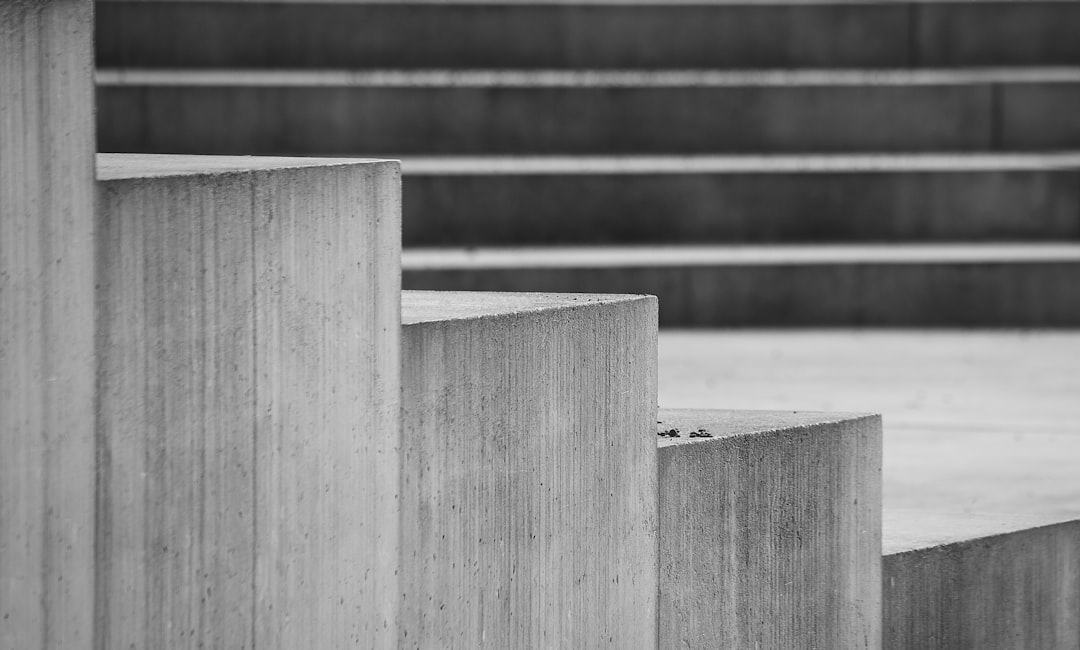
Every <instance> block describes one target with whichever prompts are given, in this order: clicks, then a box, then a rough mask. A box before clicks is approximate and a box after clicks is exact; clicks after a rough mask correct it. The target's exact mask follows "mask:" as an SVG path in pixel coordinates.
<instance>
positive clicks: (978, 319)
mask: <svg viewBox="0 0 1080 650" xmlns="http://www.w3.org/2000/svg"><path fill="white" fill-rule="evenodd" d="M1078 274H1080V263H1071V262H1059V263H1020V262H1014V263H1008V264H1000V263H985V264H981V263H966V264H915V263H904V264H835V265H829V264H821V265H795V264H792V265H776V266H773V265H760V266H757V265H754V266H687V267H639V268H627V267H616V268H540V269H536V268H519V269H474V270H413V269H412V268H410V267H409V265H408V264H406V266H405V270H404V274H403V279H402V281H403V284H404V286H405V287H406V288H412V289H458V290H470V291H560V292H561V291H583V292H590V293H646V294H652V295H656V296H658V297H659V299H660V324H661V326H666V327H682V326H695V327H697V326H700V327H732V326H733V327H743V326H747V327H750V326H863V325H866V326H927V327H932V326H942V327H953V326H956V327H974V326H984V327H1075V326H1077V325H1080V293H1078V292H1077V291H1076V278H1077V277H1078Z"/></svg>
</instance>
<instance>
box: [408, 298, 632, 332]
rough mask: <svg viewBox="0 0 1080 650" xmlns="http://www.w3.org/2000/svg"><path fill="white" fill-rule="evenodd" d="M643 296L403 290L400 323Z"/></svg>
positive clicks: (568, 306) (589, 303)
mask: <svg viewBox="0 0 1080 650" xmlns="http://www.w3.org/2000/svg"><path fill="white" fill-rule="evenodd" d="M643 297H644V296H634V295H615V294H588V293H580V294H575V293H510V292H497V291H484V292H474V291H405V292H403V293H402V294H401V324H402V325H415V324H418V323H429V322H439V321H448V320H469V319H474V318H488V317H493V316H513V315H518V314H523V313H527V312H536V311H545V310H552V309H572V308H574V307H582V306H586V305H598V304H610V303H618V302H626V301H633V300H640V299H642V298H643Z"/></svg>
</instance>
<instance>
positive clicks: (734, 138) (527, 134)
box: [98, 69, 1080, 156]
mask: <svg viewBox="0 0 1080 650" xmlns="http://www.w3.org/2000/svg"><path fill="white" fill-rule="evenodd" d="M98 84H99V86H98V88H99V93H98V101H99V108H98V118H99V121H98V129H99V133H100V137H99V142H100V146H101V148H102V150H104V151H139V152H148V153H149V152H178V153H219V154H236V153H244V154H250V153H254V154H283V153H288V154H314V155H330V154H334V155H337V154H341V155H357V154H358V153H364V154H366V155H371V154H379V155H383V154H387V153H390V154H393V155H395V156H396V155H404V154H631V155H636V154H672V153H680V154H695V153H700V154H712V153H762V152H769V153H785V152H802V153H831V152H889V151H893V152H918V151H951V152H956V151H985V150H988V149H996V148H1001V147H1003V146H1005V145H1006V144H1008V142H1009V140H1007V139H1006V136H1007V135H1008V134H1009V133H1010V131H1008V130H1007V128H1006V127H1007V125H1006V126H1005V127H1002V126H1001V125H1000V124H999V122H998V119H997V118H998V115H999V111H1000V107H999V105H998V98H997V95H998V93H1010V92H1013V90H1012V86H1014V85H1018V86H1025V85H1034V86H1035V87H1041V86H1043V85H1045V86H1048V87H1052V89H1053V92H1047V93H1043V94H1042V95H1040V97H1041V99H1040V103H1039V111H1040V112H1041V113H1040V114H1043V115H1062V116H1064V115H1075V114H1077V113H1080V92H1078V91H1077V90H1076V88H1077V87H1080V71H1078V70H1075V69H1063V70H1059V69H1048V70H1026V71H1015V70H975V71H970V70H964V71H920V72H910V71H909V72H904V71H893V72H872V71H834V72H828V71H801V72H800V71H773V72H729V71H715V70H713V71H708V70H706V71H659V72H657V71H652V72H628V71H607V72H603V71H529V72H522V71H516V72H515V71H451V70H435V71H422V72H402V71H374V72H355V71H341V72H318V71H228V70H214V71H170V70H166V71H126V72H125V71H115V70H113V71H109V70H103V71H100V72H99V74H98ZM1016 92H1021V91H1016ZM1031 92H1035V90H1034V89H1031ZM449 116H453V117H452V118H450V117H449ZM1003 129H1004V130H1003ZM1074 130H1075V129H1074V125H1073V123H1070V122H1068V121H1067V120H1065V118H1059V119H1055V120H1050V121H1047V122H1046V123H1045V124H1043V125H1041V128H1040V130H1039V133H1041V134H1043V137H1054V136H1055V135H1057V136H1060V137H1061V138H1062V140H1061V143H1060V144H1059V145H1058V146H1059V147H1068V146H1072V144H1076V146H1080V143H1075V142H1074V137H1073V135H1074V133H1073V132H1074Z"/></svg>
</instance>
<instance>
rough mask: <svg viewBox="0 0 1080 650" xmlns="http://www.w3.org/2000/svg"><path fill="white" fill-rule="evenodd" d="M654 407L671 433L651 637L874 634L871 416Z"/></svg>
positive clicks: (821, 640) (817, 640) (844, 641)
mask: <svg viewBox="0 0 1080 650" xmlns="http://www.w3.org/2000/svg"><path fill="white" fill-rule="evenodd" d="M657 419H658V420H659V421H660V422H659V423H658V424H657V429H658V430H659V431H668V430H670V429H671V428H672V427H674V428H677V429H679V432H680V437H678V438H674V437H662V438H660V443H659V453H660V458H659V463H660V645H659V647H661V648H876V647H878V639H879V638H880V633H881V628H880V617H879V612H880V606H881V587H880V575H881V574H880V566H881V560H880V557H881V555H880V554H881V510H880V503H881V501H880V499H881V420H880V418H879V417H877V416H872V415H865V416H859V415H842V414H828V413H801V412H791V411H787V412H765V411H701V410H678V411H671V410H661V411H660V413H659V415H658V418H657ZM701 429H704V430H705V431H706V432H707V433H709V434H711V435H712V436H713V437H712V438H701V437H698V438H691V437H690V436H691V435H692V433H694V432H697V431H699V430H701Z"/></svg>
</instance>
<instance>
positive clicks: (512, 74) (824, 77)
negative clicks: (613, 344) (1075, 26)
mask: <svg viewBox="0 0 1080 650" xmlns="http://www.w3.org/2000/svg"><path fill="white" fill-rule="evenodd" d="M96 81H97V83H98V84H99V85H102V86H207V87H218V86H251V87H258V86H267V87H342V88H350V87H357V88H360V87H385V88H411V87H417V88H425V87H446V86H457V87H464V88H532V87H543V88H562V87H566V88H575V87H590V88H594V87H603V88H641V87H661V88H665V87H671V88H674V87H701V86H704V87H733V86H910V85H921V86H935V85H973V84H1020V83H1077V82H1080V68H1075V67H1047V68H985V69H963V70H941V69H935V70H770V71H764V72H763V71H754V70H651V71H644V72H643V71H636V70H633V71H632V70H529V71H516V70H415V71H413V70H410V71H405V70H363V71H352V70H317V71H311V70H151V69H124V70H116V69H101V70H98V71H97V74H96Z"/></svg>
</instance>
